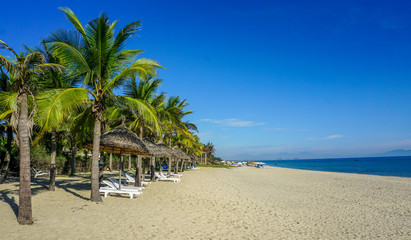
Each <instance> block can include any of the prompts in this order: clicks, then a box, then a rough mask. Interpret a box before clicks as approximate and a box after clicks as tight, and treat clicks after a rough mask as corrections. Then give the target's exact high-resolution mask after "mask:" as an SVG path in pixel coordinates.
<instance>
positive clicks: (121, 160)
mask: <svg viewBox="0 0 411 240" xmlns="http://www.w3.org/2000/svg"><path fill="white" fill-rule="evenodd" d="M122 165H123V155H121V150H120V167H119V169H120V170H119V174H118V189H119V190H121V170H123V169H122Z"/></svg>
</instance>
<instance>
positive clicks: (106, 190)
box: [99, 180, 142, 199]
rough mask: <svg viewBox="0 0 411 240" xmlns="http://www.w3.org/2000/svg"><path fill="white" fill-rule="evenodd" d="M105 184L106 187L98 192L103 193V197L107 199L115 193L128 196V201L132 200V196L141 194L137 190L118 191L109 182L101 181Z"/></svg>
mask: <svg viewBox="0 0 411 240" xmlns="http://www.w3.org/2000/svg"><path fill="white" fill-rule="evenodd" d="M103 182H104V183H105V184H107V186H108V187H100V189H99V191H100V193H104V197H107V196H108V195H109V194H110V193H117V194H128V195H129V196H130V199H133V198H134V195H140V194H142V192H139V191H137V190H129V189H121V190H119V189H118V188H116V187H115V186H114V184H112V183H111V182H110V181H107V180H104V181H103Z"/></svg>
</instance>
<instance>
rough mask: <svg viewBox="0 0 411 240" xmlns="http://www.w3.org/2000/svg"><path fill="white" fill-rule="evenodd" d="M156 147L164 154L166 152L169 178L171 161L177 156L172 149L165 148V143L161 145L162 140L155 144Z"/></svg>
mask: <svg viewBox="0 0 411 240" xmlns="http://www.w3.org/2000/svg"><path fill="white" fill-rule="evenodd" d="M157 146H159V147H160V148H161V149H162V150H163V151H164V152H166V153H167V154H168V156H167V157H168V175H169V176H170V174H171V159H172V158H176V157H177V156H176V154H175V152H174V151H173V149H172V148H171V147H169V146H167V145H166V144H165V143H163V141H162V140H160V141H159V142H158V143H157Z"/></svg>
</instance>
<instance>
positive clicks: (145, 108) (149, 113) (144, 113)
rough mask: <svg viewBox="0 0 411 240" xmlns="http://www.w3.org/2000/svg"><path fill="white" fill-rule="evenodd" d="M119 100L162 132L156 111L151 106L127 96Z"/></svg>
mask: <svg viewBox="0 0 411 240" xmlns="http://www.w3.org/2000/svg"><path fill="white" fill-rule="evenodd" d="M119 100H120V101H122V102H123V103H125V104H126V105H128V106H129V107H130V108H134V109H136V110H137V111H138V112H139V116H140V117H141V118H142V119H143V120H144V121H145V122H147V123H149V124H150V125H152V126H154V128H155V129H156V130H157V131H159V132H160V131H161V128H160V125H159V123H158V119H157V116H156V113H155V110H154V109H153V108H152V107H151V106H150V105H149V104H147V103H146V102H144V101H142V100H140V99H135V98H130V97H127V96H122V97H121V98H119Z"/></svg>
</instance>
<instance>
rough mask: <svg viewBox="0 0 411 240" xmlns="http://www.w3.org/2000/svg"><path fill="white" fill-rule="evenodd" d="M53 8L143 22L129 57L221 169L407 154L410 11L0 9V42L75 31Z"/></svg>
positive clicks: (159, 4)
mask: <svg viewBox="0 0 411 240" xmlns="http://www.w3.org/2000/svg"><path fill="white" fill-rule="evenodd" d="M60 6H67V7H70V8H71V9H72V10H73V11H74V12H75V13H76V14H77V15H78V16H79V18H80V20H81V21H82V22H83V23H84V24H85V23H86V22H87V21H88V20H91V19H93V18H95V17H97V16H98V15H99V14H100V13H101V12H103V11H104V12H106V13H107V14H108V15H109V16H110V17H111V19H112V20H116V19H117V20H120V22H119V25H118V26H119V27H122V26H124V25H125V24H127V23H129V22H132V21H135V20H142V23H143V29H142V31H141V32H140V36H139V37H136V38H133V39H131V40H130V41H129V44H128V45H127V47H128V48H130V49H142V50H145V52H144V54H143V55H142V56H143V57H147V58H151V59H154V60H157V61H159V62H160V63H161V64H162V65H163V66H164V67H166V68H167V69H166V70H161V71H160V73H159V74H160V76H159V77H160V78H162V79H163V80H164V83H163V85H162V90H163V91H166V92H168V94H169V95H180V96H181V97H183V98H186V99H188V101H189V102H190V108H191V109H192V110H194V111H195V113H194V114H193V115H192V116H190V117H189V118H188V120H190V121H192V122H194V123H196V124H197V125H198V127H199V129H200V134H199V135H200V137H201V139H202V141H203V142H207V141H211V142H213V143H214V144H215V146H216V149H217V152H216V154H217V155H218V156H221V157H223V158H225V159H277V158H290V157H357V156H368V155H373V154H375V153H381V152H385V151H389V150H392V149H411V131H410V130H411V129H410V120H411V95H410V94H409V91H410V89H411V86H410V85H411V81H410V80H411V41H410V39H411V15H410V14H409V12H411V2H410V1H214V0H210V1H156V0H152V1H138V0H134V1H115V2H114V1H64V0H63V1H33V2H24V3H22V2H12V1H7V2H5V3H2V8H1V10H0V39H1V40H3V41H5V42H6V43H8V44H9V45H11V46H13V47H15V48H17V49H19V48H20V49H21V45H22V44H26V45H29V46H35V45H36V44H37V43H38V42H39V40H40V39H41V38H42V37H44V36H47V34H49V33H50V32H51V31H53V30H55V29H57V28H69V27H71V26H70V24H69V23H68V21H67V20H66V19H65V17H64V14H63V13H62V12H60V11H59V10H57V7H60ZM118 29H119V28H118Z"/></svg>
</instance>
